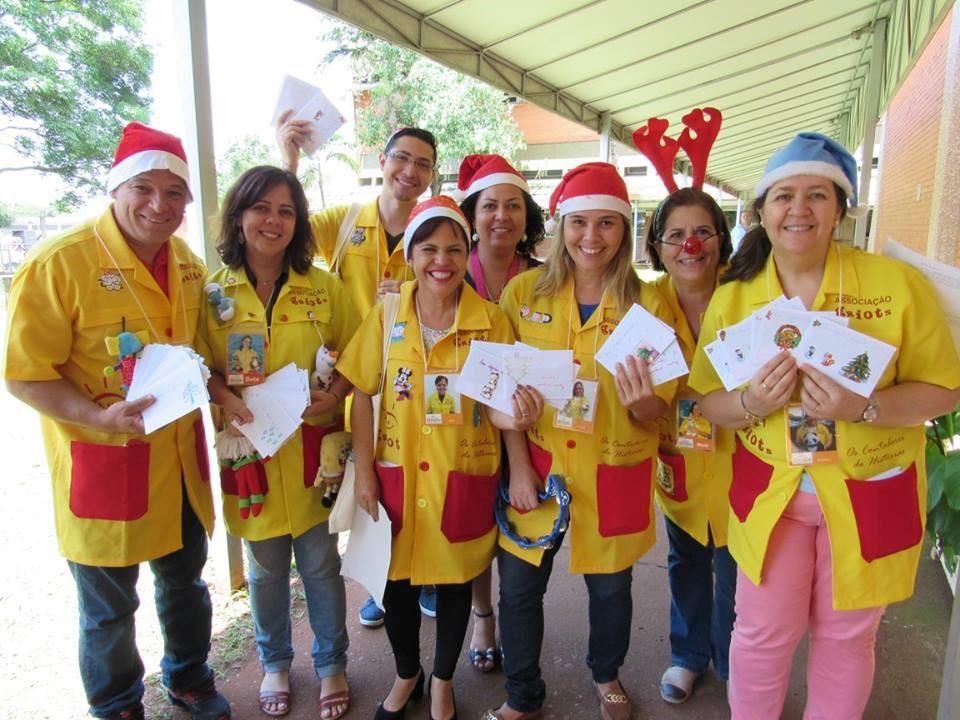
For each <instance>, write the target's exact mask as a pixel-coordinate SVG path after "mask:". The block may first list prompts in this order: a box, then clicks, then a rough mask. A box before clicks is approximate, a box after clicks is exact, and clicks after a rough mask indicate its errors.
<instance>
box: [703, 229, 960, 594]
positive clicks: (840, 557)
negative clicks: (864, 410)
mask: <svg viewBox="0 0 960 720" xmlns="http://www.w3.org/2000/svg"><path fill="white" fill-rule="evenodd" d="M834 248H835V249H831V250H830V251H829V252H828V253H827V260H826V267H825V269H824V275H823V280H822V282H821V285H820V290H819V291H818V293H817V297H816V300H815V301H814V303H813V307H812V308H811V310H827V311H835V312H838V313H839V314H840V315H843V316H845V317H848V318H850V327H851V328H853V329H854V330H857V331H859V332H863V333H866V334H868V335H871V336H872V337H875V338H877V339H879V340H882V341H884V342H887V343H890V344H891V345H893V346H894V347H896V348H897V353H896V355H894V357H893V360H892V361H891V362H890V364H889V365H888V366H887V369H886V371H885V372H884V373H883V375H882V376H881V378H880V381H879V383H878V385H877V389H878V390H882V389H884V388H887V387H890V386H891V385H895V384H897V383H903V382H909V381H917V382H925V383H931V384H934V385H940V386H943V387H947V388H956V387H958V386H960V362H958V358H957V352H956V350H955V349H954V345H953V340H952V339H951V337H950V333H949V332H948V330H947V326H946V323H945V322H944V318H943V313H942V311H941V310H940V306H939V302H938V300H937V298H936V296H935V295H934V294H933V292H932V291H931V289H930V286H929V284H928V283H927V281H926V279H924V277H923V276H922V275H921V274H920V273H919V272H917V271H916V270H914V269H913V268H911V267H908V266H906V265H904V264H902V263H899V262H897V261H895V260H891V259H889V258H885V257H880V256H877V255H869V254H866V253H863V252H861V251H859V250H853V249H851V248H848V247H845V246H842V245H835V246H834ZM841 267H842V270H841ZM841 285H842V287H841ZM782 292H783V290H782V288H781V286H780V282H779V280H778V276H777V272H776V265H775V262H774V258H773V255H771V256H770V258H769V259H768V260H767V265H766V267H765V268H764V270H762V271H760V273H758V274H757V275H756V276H755V277H754V278H753V279H751V280H749V281H747V282H732V283H728V284H726V285H721V286H720V287H719V288H718V289H717V291H716V293H715V294H714V296H713V300H712V302H711V303H710V307H709V308H708V309H707V314H706V317H705V318H704V323H703V328H702V330H701V332H700V340H701V344H700V346H698V348H697V353H696V355H695V357H694V360H693V367H692V369H691V373H690V380H689V384H690V387H692V388H694V389H695V390H696V391H698V392H700V393H702V394H707V393H710V392H713V391H715V390H720V389H722V384H721V382H720V380H719V378H718V377H717V374H716V372H715V371H714V370H713V367H712V365H711V364H710V361H709V360H708V359H707V357H706V355H705V354H704V353H703V345H705V344H707V343H709V342H710V341H711V340H712V339H713V338H715V337H716V333H717V330H718V329H719V328H722V327H726V326H728V325H732V324H734V323H736V322H738V321H739V320H741V319H743V318H744V317H746V316H747V315H748V314H749V313H751V312H753V311H754V310H757V309H759V308H761V307H763V306H764V305H766V304H767V303H768V302H770V301H771V300H774V299H775V298H777V297H779V296H780V295H781V294H782ZM841 295H842V297H841ZM837 436H838V437H837V439H838V448H837V449H838V451H839V456H840V460H839V462H837V463H835V464H823V465H811V466H808V467H807V468H806V470H807V472H808V473H809V474H810V476H811V477H812V478H813V484H814V487H815V488H816V492H817V498H818V499H819V501H820V505H821V507H822V508H823V514H824V516H825V517H826V521H827V527H828V530H829V534H830V548H831V558H832V560H833V606H834V608H836V609H838V610H851V609H857V608H865V607H876V606H880V605H886V604H888V603H892V602H896V601H898V600H903V599H905V598H908V597H910V595H912V594H913V585H914V579H915V576H916V569H917V561H918V558H919V554H920V546H921V544H922V540H923V525H924V522H925V520H926V497H927V495H926V468H925V464H924V447H925V433H924V428H923V426H918V427H900V428H888V427H876V426H873V425H870V424H866V423H848V422H838V423H837ZM897 466H899V467H900V469H901V472H900V474H899V475H897V476H895V477H891V478H888V479H885V480H872V481H868V480H867V478H871V477H874V476H876V475H878V474H880V473H882V472H884V471H886V470H890V469H892V468H895V467H897ZM803 470H804V468H802V467H791V466H790V465H788V464H787V447H786V428H785V426H784V413H783V411H782V410H781V411H777V412H775V413H773V414H772V415H769V416H768V417H767V418H766V419H765V422H764V424H763V425H761V426H760V427H757V428H746V429H744V430H740V431H738V432H737V447H736V451H735V453H734V456H733V482H732V484H731V486H730V494H729V499H730V506H731V510H732V513H731V515H730V531H729V544H730V552H731V553H732V554H733V556H734V558H736V560H737V563H738V565H739V566H740V568H741V569H742V570H743V571H744V573H746V575H747V576H748V577H749V578H750V579H751V580H752V581H753V582H755V583H760V582H761V581H762V577H763V562H764V557H765V555H766V551H767V543H768V542H769V539H770V533H771V531H772V530H773V527H774V526H775V525H776V524H777V521H778V520H779V519H780V515H781V514H782V513H783V510H784V508H785V507H786V505H787V503H789V502H790V499H791V498H792V497H793V494H794V493H795V492H797V488H798V487H799V484H800V476H801V474H802V472H803Z"/></svg>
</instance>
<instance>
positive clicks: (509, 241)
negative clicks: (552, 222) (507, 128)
mask: <svg viewBox="0 0 960 720" xmlns="http://www.w3.org/2000/svg"><path fill="white" fill-rule="evenodd" d="M458 188H459V190H460V193H461V194H462V195H463V201H462V202H461V203H460V209H461V210H463V213H464V215H466V216H467V220H468V221H469V223H470V227H472V228H473V234H472V235H471V236H470V257H469V259H468V265H467V277H466V281H467V282H468V283H469V284H470V285H471V286H472V287H473V288H474V289H475V290H476V291H477V294H479V295H480V297H482V298H483V299H485V300H490V301H491V302H499V301H500V295H501V294H502V293H503V288H505V287H506V286H507V283H509V282H510V281H511V280H512V279H513V278H514V277H516V276H517V275H519V274H520V273H522V272H523V271H525V270H529V269H530V268H533V267H538V266H539V265H540V262H539V261H538V260H537V259H535V258H534V257H533V256H532V253H533V250H534V248H535V247H536V246H537V243H539V242H540V241H541V240H543V235H544V228H543V211H542V210H541V209H540V206H539V205H537V203H536V202H535V201H534V199H533V197H532V196H531V195H530V188H529V186H528V185H527V181H526V180H525V179H524V178H523V175H521V174H520V173H519V172H518V171H517V170H516V169H515V168H514V167H513V166H511V165H510V163H508V162H507V161H506V159H504V158H503V157H501V156H500V155H467V157H465V158H464V159H463V162H462V163H460V174H459V178H458ZM507 467H508V466H507V464H504V470H505V471H506V468H507ZM508 477H509V476H508ZM491 579H492V572H491V569H490V568H487V569H486V570H485V571H484V572H483V574H481V575H480V576H479V577H477V578H475V579H474V581H473V617H474V620H473V638H472V639H471V641H470V650H469V651H468V653H467V655H468V658H469V660H470V663H471V664H472V665H473V667H475V668H476V669H477V670H479V671H480V672H483V673H487V672H490V671H492V670H494V669H495V668H496V666H497V663H498V662H499V661H500V650H499V648H498V647H497V643H496V629H497V628H496V619H495V617H494V614H493V602H492V599H491V594H490V585H491Z"/></svg>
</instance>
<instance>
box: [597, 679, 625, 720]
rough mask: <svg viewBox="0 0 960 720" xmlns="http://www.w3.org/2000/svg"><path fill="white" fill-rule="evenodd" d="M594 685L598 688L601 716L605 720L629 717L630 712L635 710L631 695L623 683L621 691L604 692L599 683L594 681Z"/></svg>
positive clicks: (618, 719) (622, 719)
mask: <svg viewBox="0 0 960 720" xmlns="http://www.w3.org/2000/svg"><path fill="white" fill-rule="evenodd" d="M618 684H619V681H618ZM593 686H594V687H595V688H596V689H597V697H598V698H600V717H601V718H603V720H628V719H629V717H630V713H631V712H633V703H632V702H630V696H629V695H627V691H626V690H624V689H623V685H620V692H612V691H607V692H604V691H603V690H602V689H601V688H600V685H599V684H598V683H594V684H593Z"/></svg>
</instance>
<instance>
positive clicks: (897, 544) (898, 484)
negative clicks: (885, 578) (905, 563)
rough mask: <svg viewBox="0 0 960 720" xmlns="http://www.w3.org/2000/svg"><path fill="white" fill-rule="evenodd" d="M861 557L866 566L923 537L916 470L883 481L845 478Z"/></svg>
mask: <svg viewBox="0 0 960 720" xmlns="http://www.w3.org/2000/svg"><path fill="white" fill-rule="evenodd" d="M846 483H847V492H848V493H850V504H851V505H852V506H853V515H854V517H855V518H856V521H857V535H859V536H860V555H861V556H863V559H864V560H866V561H867V562H870V561H871V560H876V559H877V558H882V557H886V556H887V555H893V554H894V553H898V552H900V551H901V550H906V549H907V548H911V547H913V546H914V545H916V544H917V543H919V542H920V540H921V539H922V537H923V525H922V523H921V521H920V498H919V495H918V492H917V490H918V488H917V466H916V464H915V463H914V464H911V465H910V467H908V468H907V469H906V470H904V471H903V472H901V473H899V474H897V475H894V476H892V477H888V478H884V479H882V480H853V479H851V478H847V480H846Z"/></svg>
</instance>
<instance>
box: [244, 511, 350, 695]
mask: <svg viewBox="0 0 960 720" xmlns="http://www.w3.org/2000/svg"><path fill="white" fill-rule="evenodd" d="M243 545H244V547H245V548H246V554H247V584H248V586H249V588H250V610H251V613H252V614H253V624H254V629H255V631H256V636H257V649H258V651H259V653H260V663H261V664H262V665H263V669H264V671H265V672H271V673H274V672H287V671H289V670H290V664H291V663H292V662H293V654H294V653H293V643H292V641H291V637H290V553H291V550H292V551H293V555H294V557H296V559H297V572H299V573H300V577H301V578H302V579H303V591H304V594H305V595H306V597H307V615H308V616H309V618H310V627H311V629H312V630H313V650H312V655H313V667H314V670H316V673H317V677H319V678H325V677H331V676H334V675H340V674H342V673H343V671H344V670H345V669H346V667H347V646H348V645H349V643H348V641H347V597H346V590H345V589H344V586H343V578H342V577H340V555H339V554H338V553H337V536H336V535H331V534H330V532H329V530H328V528H327V523H325V522H323V523H320V524H319V525H316V526H314V527H313V528H311V529H310V530H308V531H307V532H305V533H304V534H303V535H300V536H299V537H291V536H290V535H281V536H279V537H275V538H270V539H269V540H245V541H244V543H243Z"/></svg>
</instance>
